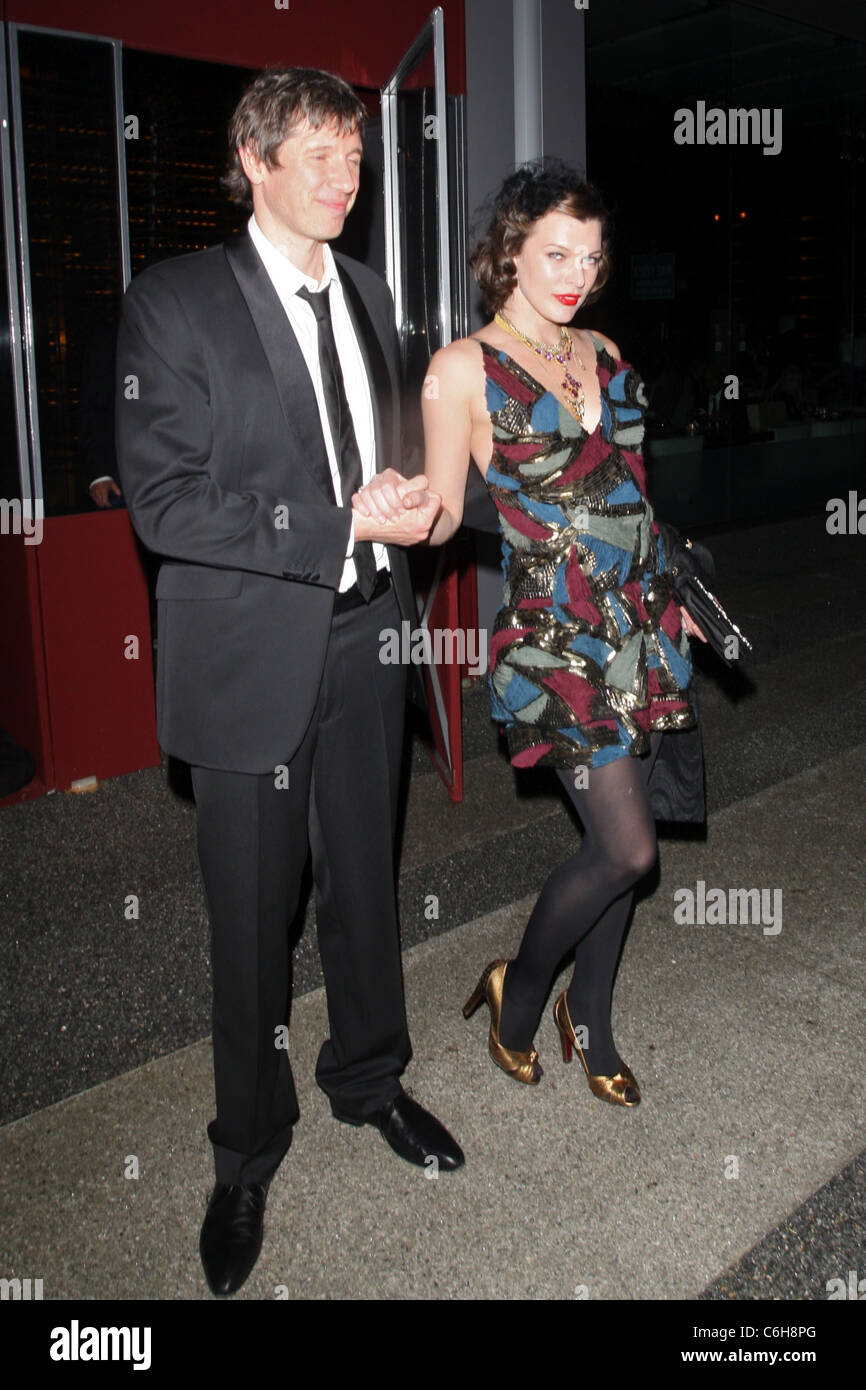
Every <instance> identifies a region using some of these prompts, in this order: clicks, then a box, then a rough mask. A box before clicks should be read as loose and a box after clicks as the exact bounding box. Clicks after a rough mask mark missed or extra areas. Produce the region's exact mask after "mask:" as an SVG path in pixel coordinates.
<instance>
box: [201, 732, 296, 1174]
mask: <svg viewBox="0 0 866 1390" xmlns="http://www.w3.org/2000/svg"><path fill="white" fill-rule="evenodd" d="M314 743H315V735H314V733H313V732H312V731H311V733H310V734H309V735H308V737H307V739H306V740H305V741H304V743H303V744H302V745H301V748H300V749H299V750H298V753H297V754H296V756H295V757H294V758H293V759H292V762H291V764H290V765H289V769H288V783H289V785H288V786H287V787H285V786H279V785H277V783H278V781H279V780H280V779H278V778H277V776H276V774H275V773H268V774H265V775H264V776H250V775H246V774H244V773H236V772H217V771H214V770H212V769H209V768H201V767H194V768H193V769H192V777H193V786H194V788H195V797H196V810H197V818H198V850H199V862H200V865H201V870H202V877H203V880H204V888H205V897H206V901H207V907H208V915H209V917H210V923H211V967H212V975H213V1048H214V1083H215V1088H216V1103H217V1114H216V1119H215V1120H214V1121H212V1123H211V1124H210V1125H209V1127H208V1134H209V1136H210V1139H211V1142H212V1144H213V1150H214V1163H215V1168H216V1177H217V1181H218V1182H222V1183H227V1184H230V1185H232V1184H245V1185H247V1184H250V1183H265V1182H267V1181H268V1180H269V1179H270V1177H271V1176H272V1174H273V1173H274V1172H275V1170H276V1168H277V1167H278V1165H279V1163H280V1160H281V1159H282V1157H283V1155H284V1154H285V1152H286V1150H287V1149H288V1147H289V1144H290V1143H291V1137H292V1126H293V1124H294V1123H295V1121H296V1120H297V1118H298V1102H297V1097H296V1094H295V1087H294V1081H293V1078H292V1070H291V1066H290V1064H289V1057H288V1052H287V1050H286V1048H285V1047H284V1046H277V1043H278V1042H279V1041H281V1040H284V1038H285V1034H282V1036H281V1035H280V1033H278V1030H280V1029H283V1028H284V1026H285V1025H286V1023H287V1020H288V1014H289V1007H290V995H291V962H290V958H289V942H288V932H289V925H290V923H291V920H292V917H293V916H294V913H295V911H296V909H297V903H298V896H299V891H300V884H301V876H302V873H303V869H304V864H305V862H306V857H307V852H308V848H307V805H308V797H309V777H310V765H311V759H312V750H313V746H314ZM283 780H284V779H283Z"/></svg>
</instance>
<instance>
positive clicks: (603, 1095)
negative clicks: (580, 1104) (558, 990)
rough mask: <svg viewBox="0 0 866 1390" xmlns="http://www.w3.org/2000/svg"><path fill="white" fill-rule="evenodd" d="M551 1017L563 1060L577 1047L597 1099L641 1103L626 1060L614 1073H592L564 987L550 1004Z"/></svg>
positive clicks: (622, 1103)
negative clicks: (595, 1074) (601, 1074)
mask: <svg viewBox="0 0 866 1390" xmlns="http://www.w3.org/2000/svg"><path fill="white" fill-rule="evenodd" d="M553 1021H554V1023H555V1024H556V1026H557V1028H558V1029H559V1040H560V1042H561V1043H562V1060H563V1062H570V1061H571V1049H572V1048H573V1047H574V1048H576V1049H577V1055H578V1057H579V1058H580V1060H581V1062H583V1069H584V1071H585V1072H586V1079H587V1081H588V1082H589V1089H590V1090H591V1091H592V1094H593V1095H594V1096H598V1098H599V1100H609V1101H610V1103H611V1105H628V1106H633V1105H640V1090H639V1088H638V1084H637V1081H636V1080H635V1076H634V1072H633V1071H632V1069H631V1067H627V1066H626V1064H625V1062H623V1063H622V1070H621V1071H618V1072H617V1073H616V1076H593V1075H592V1073H591V1072H590V1070H589V1067H588V1066H587V1065H586V1058H585V1057H584V1055H583V1048H582V1047H581V1045H580V1043H579V1042H578V1041H577V1037H576V1035H575V1032H574V1026H573V1024H572V1022H571V1019H570V1018H569V1016H568V1004H567V1003H566V999H565V990H563V991H562V994H560V996H559V998H558V999H557V1001H556V1003H555V1004H554V1006H553Z"/></svg>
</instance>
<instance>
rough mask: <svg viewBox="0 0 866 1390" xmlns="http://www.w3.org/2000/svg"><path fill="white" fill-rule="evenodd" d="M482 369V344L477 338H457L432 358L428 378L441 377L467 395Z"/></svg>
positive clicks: (439, 349)
mask: <svg viewBox="0 0 866 1390" xmlns="http://www.w3.org/2000/svg"><path fill="white" fill-rule="evenodd" d="M481 369H482V358H481V344H480V343H479V341H478V339H477V338H455V339H454V340H453V342H450V343H447V344H446V346H445V347H441V348H438V349H437V351H436V352H434V354H433V356H432V357H431V358H430V366H429V367H428V368H427V374H428V376H430V375H433V376H439V377H441V378H442V379H443V380H446V381H447V382H448V384H449V385H450V386H453V387H458V386H461V385H462V387H463V389H464V393H465V394H467V395H468V394H469V393H470V392H471V391H472V389H473V381H474V377H475V376H477V374H478V372H480V371H481Z"/></svg>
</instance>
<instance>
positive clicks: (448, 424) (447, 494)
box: [421, 338, 483, 545]
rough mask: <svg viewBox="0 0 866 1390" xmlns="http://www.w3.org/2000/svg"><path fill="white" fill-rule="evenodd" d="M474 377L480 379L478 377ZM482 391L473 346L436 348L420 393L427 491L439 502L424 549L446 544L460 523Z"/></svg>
mask: <svg viewBox="0 0 866 1390" xmlns="http://www.w3.org/2000/svg"><path fill="white" fill-rule="evenodd" d="M480 373H481V374H482V375H480ZM479 388H480V389H481V390H483V367H482V366H481V357H480V353H479V351H478V348H477V347H476V345H475V343H472V342H470V341H469V340H468V339H466V338H462V339H458V340H457V341H455V342H453V343H449V344H448V346H447V347H444V348H440V349H439V351H438V352H435V353H434V354H433V356H432V358H431V359H430V366H429V367H428V369H427V375H426V377H425V378H424V388H423V390H422V393H421V414H422V417H423V420H424V447H425V462H424V474H425V477H426V478H427V485H428V487H430V488H431V490H432V491H433V492H436V493H438V494H439V496H440V497H441V499H442V509H441V511H440V513H439V516H438V518H437V521H436V525H435V526H434V527H433V529H432V531H431V532H430V535H429V538H428V544H429V545H443V544H444V543H445V541H447V540H450V539H451V537H452V536H453V535H454V533H455V531H456V530H457V528H458V527H459V525H460V522H461V521H462V519H463V501H464V497H465V495H466V479H467V475H468V473H469V466H470V463H471V453H470V449H471V444H472V427H473V419H472V404H473V400H474V398H475V396H476V395H477V392H478V389H479Z"/></svg>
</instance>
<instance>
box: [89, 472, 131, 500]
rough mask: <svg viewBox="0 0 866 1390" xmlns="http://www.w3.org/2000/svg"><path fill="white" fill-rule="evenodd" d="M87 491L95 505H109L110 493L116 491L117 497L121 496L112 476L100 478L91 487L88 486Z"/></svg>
mask: <svg viewBox="0 0 866 1390" xmlns="http://www.w3.org/2000/svg"><path fill="white" fill-rule="evenodd" d="M88 491H89V493H90V496H91V497H92V498H93V500H94V502H95V503H96V505H97V507H110V506H111V501H110V498H111V495H112V493H116V494H117V496H118V497H122V496H123V493H122V492H121V491H120V488H119V487H118V486H117V483H116V482H115V481H114V479H113V478H102V479H101V480H100V481H99V482H98V483H94V484H93V486H92V487H91V488H88Z"/></svg>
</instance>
